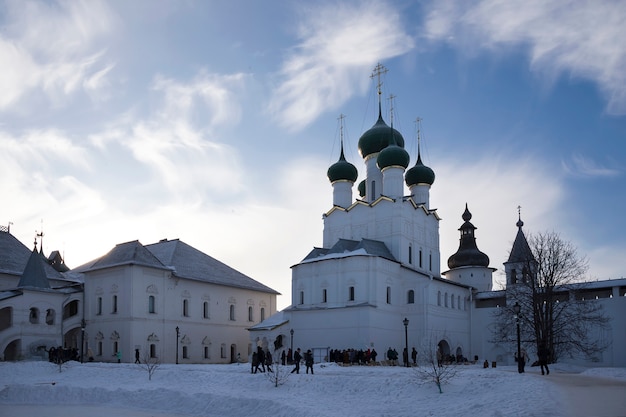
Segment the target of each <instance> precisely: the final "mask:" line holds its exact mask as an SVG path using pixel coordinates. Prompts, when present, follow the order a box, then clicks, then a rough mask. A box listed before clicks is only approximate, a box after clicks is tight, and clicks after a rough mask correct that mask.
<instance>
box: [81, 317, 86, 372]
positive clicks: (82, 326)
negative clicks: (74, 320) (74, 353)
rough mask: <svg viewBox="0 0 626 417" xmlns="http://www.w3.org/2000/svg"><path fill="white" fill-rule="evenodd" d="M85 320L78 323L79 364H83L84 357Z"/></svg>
mask: <svg viewBox="0 0 626 417" xmlns="http://www.w3.org/2000/svg"><path fill="white" fill-rule="evenodd" d="M85 326H87V323H85V319H82V320H81V321H80V363H83V360H84V357H85Z"/></svg>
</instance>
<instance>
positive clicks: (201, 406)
mask: <svg viewBox="0 0 626 417" xmlns="http://www.w3.org/2000/svg"><path fill="white" fill-rule="evenodd" d="M290 369H291V367H289V370H290ZM417 369H418V368H403V367H398V366H396V367H380V366H352V367H342V366H337V365H336V364H316V365H315V375H310V374H309V375H307V374H305V373H304V367H303V368H302V369H301V373H300V374H289V376H288V378H287V379H286V381H285V382H284V384H283V385H281V386H279V387H274V385H273V384H272V383H271V382H270V381H269V380H268V378H267V377H266V375H265V374H251V373H250V366H249V365H247V364H233V365H161V366H160V367H159V368H158V369H157V370H156V372H155V373H154V375H153V376H152V380H148V372H147V370H146V369H145V368H142V367H141V366H139V365H133V364H109V363H85V364H80V363H77V362H69V363H67V364H64V365H63V367H62V372H59V367H58V366H57V365H54V364H51V363H48V362H17V363H14V362H2V363H0V415H2V416H4V415H7V412H8V410H11V411H12V412H13V413H14V414H18V410H22V411H23V412H24V414H19V415H32V414H35V410H37V409H38V408H37V407H32V408H31V409H29V408H28V407H26V406H47V410H48V411H49V413H48V414H47V415H52V414H51V413H52V410H54V409H63V408H64V409H65V411H64V413H63V414H61V413H59V414H54V415H59V416H61V415H63V416H65V417H69V416H73V415H92V416H93V415H96V414H97V413H96V412H95V411H94V410H100V411H101V412H103V413H102V415H116V416H148V415H159V416H174V415H175V416H206V417H218V416H219V417H228V416H272V417H292V416H301V417H309V416H310V417H313V416H316V417H317V416H325V417H332V416H338V417H348V416H390V417H391V416H393V417H401V416H414V415H420V416H440V417H448V416H454V417H458V416H459V415H475V416H478V415H480V416H494V417H495V416H498V417H502V416H519V415H524V416H526V417H533V416H537V417H539V416H546V417H547V416H563V415H565V414H564V411H563V409H564V404H563V401H565V399H564V398H565V397H564V396H563V395H562V392H561V391H560V390H559V387H558V386H557V385H556V384H555V383H553V382H551V381H550V379H549V378H550V377H549V376H546V377H543V376H541V375H540V373H539V370H538V369H537V368H527V372H526V373H524V374H518V373H517V372H516V370H515V369H514V368H513V367H510V366H508V367H507V366H504V367H497V368H487V369H483V367H482V365H480V364H477V365H462V366H458V367H457V369H458V372H457V375H456V376H455V377H454V378H453V379H452V380H451V381H450V382H449V383H448V384H447V385H444V386H443V393H442V394H440V393H439V391H438V389H437V387H436V386H435V384H434V383H427V384H425V383H424V382H421V381H420V378H418V373H419V370H417ZM582 371H584V374H588V375H593V376H602V377H606V376H611V377H613V378H616V379H618V380H620V381H626V369H622V368H617V369H607V368H600V369H589V370H584V369H582V368H577V369H572V368H567V367H564V366H562V365H561V366H553V369H552V374H551V375H554V374H555V373H559V372H576V373H580V372H582ZM60 405H63V406H64V407H61V408H59V407H55V406H60ZM72 409H74V410H75V411H76V413H75V414H73V413H71V412H69V413H68V410H72ZM3 410H4V411H3ZM107 410H108V411H107ZM29 411H30V413H32V414H28V412H29ZM37 414H38V415H43V414H41V413H37Z"/></svg>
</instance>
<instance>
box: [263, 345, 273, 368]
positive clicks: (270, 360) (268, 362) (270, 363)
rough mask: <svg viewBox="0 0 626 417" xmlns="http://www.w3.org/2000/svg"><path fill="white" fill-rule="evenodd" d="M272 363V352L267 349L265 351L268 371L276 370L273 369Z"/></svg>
mask: <svg viewBox="0 0 626 417" xmlns="http://www.w3.org/2000/svg"><path fill="white" fill-rule="evenodd" d="M272 363H273V361H272V354H271V353H270V350H269V349H267V351H266V352H265V365H267V372H274V371H272Z"/></svg>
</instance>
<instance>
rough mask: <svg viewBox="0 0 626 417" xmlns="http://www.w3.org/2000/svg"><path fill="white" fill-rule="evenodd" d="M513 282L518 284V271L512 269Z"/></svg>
mask: <svg viewBox="0 0 626 417" xmlns="http://www.w3.org/2000/svg"><path fill="white" fill-rule="evenodd" d="M511 284H517V271H515V269H512V270H511Z"/></svg>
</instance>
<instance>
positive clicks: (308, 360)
mask: <svg viewBox="0 0 626 417" xmlns="http://www.w3.org/2000/svg"><path fill="white" fill-rule="evenodd" d="M304 364H305V365H306V373H307V374H308V373H309V369H311V375H313V354H312V353H311V349H309V350H307V351H306V353H305V354H304Z"/></svg>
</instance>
